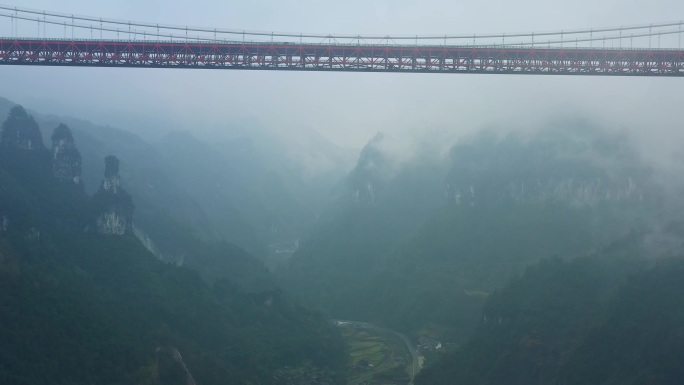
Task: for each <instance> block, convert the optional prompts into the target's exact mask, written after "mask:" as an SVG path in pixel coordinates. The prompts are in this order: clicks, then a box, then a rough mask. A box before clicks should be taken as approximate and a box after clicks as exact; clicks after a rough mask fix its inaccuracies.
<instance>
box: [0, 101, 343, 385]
mask: <svg viewBox="0 0 684 385" xmlns="http://www.w3.org/2000/svg"><path fill="white" fill-rule="evenodd" d="M10 116H11V117H12V118H11V119H9V120H8V121H7V122H6V123H5V124H4V126H3V127H10V131H11V130H15V131H16V132H18V135H14V134H12V135H11V136H3V137H2V142H0V218H2V226H0V318H1V319H3V328H2V330H0V340H2V341H3V343H2V344H1V345H0V362H2V364H1V365H0V382H2V383H7V384H43V383H45V384H47V383H50V384H67V383H69V384H86V383H101V384H160V383H183V382H184V381H185V380H186V379H187V378H189V377H188V376H191V377H192V378H194V380H196V381H197V382H198V383H206V384H212V383H214V384H219V383H274V384H290V383H298V382H302V381H304V379H303V377H302V376H304V377H306V376H317V378H319V379H323V380H325V381H328V382H329V383H341V382H342V381H343V366H344V364H345V360H346V357H345V350H344V347H343V345H342V342H341V340H340V339H339V335H338V333H337V332H336V331H335V330H334V329H333V327H332V326H331V325H330V324H329V322H328V321H327V320H326V319H324V318H323V317H321V316H320V315H318V314H316V313H313V312H311V311H308V310H306V309H304V308H302V307H301V306H299V305H297V304H295V303H293V302H292V301H291V300H289V299H288V298H287V296H286V295H284V294H283V293H281V292H280V291H279V290H278V289H277V288H275V287H274V286H273V285H271V287H270V288H267V289H265V290H256V289H252V290H247V289H245V288H244V287H242V286H241V285H242V284H243V283H245V284H250V283H255V282H250V279H249V277H250V276H253V277H254V279H256V280H257V281H259V280H261V281H263V280H264V279H268V278H267V277H264V275H265V274H267V272H266V271H265V268H264V267H263V265H262V264H261V263H260V262H259V261H257V260H256V259H254V258H253V257H251V256H250V255H249V254H247V253H246V252H245V251H243V250H240V249H239V248H237V247H235V246H232V245H226V244H223V243H206V242H205V241H203V240H201V239H198V238H195V239H194V243H193V244H192V245H191V246H192V247H196V248H198V249H201V250H203V253H204V254H202V255H201V258H200V257H198V258H197V259H192V261H193V262H192V263H194V264H197V265H205V263H206V262H207V261H209V262H211V263H213V264H212V265H209V264H207V266H206V267H205V268H206V269H210V268H214V269H217V270H214V271H208V270H204V271H200V272H196V271H194V270H192V269H190V268H188V267H185V266H181V267H179V266H177V265H176V264H168V263H165V262H164V261H162V260H160V259H159V258H158V257H157V256H155V255H153V254H152V252H150V250H149V245H147V244H144V243H143V242H141V241H140V240H139V238H138V237H137V234H136V232H135V223H136V221H137V216H136V211H135V207H134V204H133V203H134V202H133V197H132V196H131V195H130V194H128V193H127V192H126V191H125V189H124V187H125V186H127V181H126V178H125V175H123V174H121V175H120V174H119V161H118V159H117V158H115V157H107V158H106V160H105V172H104V178H103V179H100V180H101V181H102V182H101V183H100V189H99V190H98V191H97V192H96V193H95V194H94V195H93V197H90V196H88V195H87V194H86V192H85V191H84V189H83V188H82V186H81V185H80V183H76V182H77V181H80V179H78V178H76V180H74V178H73V177H71V176H72V175H74V176H75V175H77V174H78V167H76V166H77V165H78V162H76V161H77V160H78V157H77V156H76V154H77V153H80V152H81V151H82V152H83V153H86V150H85V149H84V148H83V147H82V144H81V143H80V142H79V141H78V137H76V136H75V135H73V138H72V139H74V140H73V141H71V140H69V137H70V135H69V131H68V127H66V126H58V129H57V130H56V131H55V133H54V135H53V138H54V139H55V140H54V142H53V145H54V146H55V147H54V148H53V149H52V153H51V152H50V151H48V150H47V149H45V148H44V147H41V146H37V145H31V146H27V145H26V143H27V141H26V140H25V138H27V137H31V135H33V133H35V129H36V128H37V127H38V126H37V125H36V121H37V120H34V119H32V118H31V117H30V115H29V114H28V113H26V111H25V110H23V108H21V107H18V106H14V107H12V108H11V112H10ZM14 117H20V118H21V119H14ZM32 143H34V144H35V143H36V142H35V141H32ZM77 145H78V147H77ZM67 150H68V151H67ZM53 154H57V155H58V156H56V157H55V156H54V155H53ZM86 162H87V159H85V158H84V160H83V167H84V168H85V167H86ZM66 166H72V167H71V168H68V167H66ZM65 170H69V172H70V173H71V174H69V176H70V177H69V178H65V177H64V176H65ZM83 182H84V183H86V184H88V183H89V182H88V181H86V180H85V177H84V180H83ZM179 234H180V233H179ZM183 236H184V237H186V238H187V237H190V234H188V233H185V234H184V235H183ZM189 247H190V246H189ZM187 265H191V263H190V262H188V263H187ZM259 266H261V267H259ZM233 276H234V277H242V281H241V282H240V281H234V280H230V279H231V278H232V277H233ZM256 283H259V282H256ZM169 352H170V353H169ZM181 355H182V356H181ZM174 362H175V363H176V364H173V363H174ZM178 365H181V367H182V368H183V371H182V372H179V370H178V368H179V367H178ZM301 368H306V371H305V373H308V374H306V375H301V374H297V373H301V370H300V369H301ZM283 373H289V374H288V375H282V374H283ZM276 377H277V378H282V379H283V380H274V378H276Z"/></svg>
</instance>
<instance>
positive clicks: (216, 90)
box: [0, 0, 684, 149]
mask: <svg viewBox="0 0 684 385" xmlns="http://www.w3.org/2000/svg"><path fill="white" fill-rule="evenodd" d="M641 5H642V2H637V1H602V2H600V3H599V4H597V3H596V2H592V1H588V0H583V1H577V2H570V3H568V2H548V1H523V2H516V3H511V2H508V1H493V2H487V3H479V2H467V3H454V2H448V1H424V2H420V3H418V2H411V1H399V2H397V1H360V0H355V1H350V2H325V3H323V4H322V3H321V2H315V1H296V2H295V1H256V2H240V3H235V2H232V3H225V2H220V1H208V0H204V1H198V2H193V3H192V4H190V3H183V2H160V1H135V2H134V1H121V2H115V3H101V2H97V3H93V2H88V1H84V0H69V1H62V2H59V4H57V3H55V2H54V1H46V0H26V1H23V2H22V4H21V6H22V7H29V8H35V9H46V10H54V11H58V12H64V13H74V14H79V15H89V16H98V17H109V18H118V19H126V20H131V19H132V20H141V21H150V22H160V23H167V24H178V25H186V24H189V25H201V26H217V27H225V28H234V29H243V28H244V29H247V30H256V31H272V30H275V31H288V32H300V31H304V32H307V31H312V32H319V33H352V34H356V33H362V34H379V35H385V34H405V35H411V34H428V33H435V34H442V33H486V32H507V33H510V32H517V31H546V30H560V29H573V28H587V27H602V26H617V25H634V24H647V23H651V22H659V21H669V20H670V19H672V15H677V14H682V11H684V4H682V3H681V2H678V1H672V0H670V1H655V2H651V3H649V7H646V8H644V7H642V6H641ZM2 22H4V23H5V24H8V22H7V20H4V19H3V20H2ZM25 28H29V27H25ZM5 30H9V28H5ZM26 33H29V32H28V31H27V32H26ZM48 33H50V32H48ZM61 33H62V32H61V30H59V28H57V29H56V30H54V31H53V32H52V34H53V35H55V36H58V35H59V34H61ZM0 74H1V75H2V92H1V93H2V94H3V95H4V96H6V97H10V98H12V99H13V100H16V101H17V102H20V103H24V104H26V105H27V106H30V107H34V108H36V109H40V110H41V111H44V112H48V113H54V114H59V115H74V116H79V117H82V118H85V119H90V120H92V121H95V122H98V123H102V124H110V125H114V126H122V127H131V129H132V130H135V131H138V132H139V133H140V134H141V135H143V136H144V135H148V134H150V135H152V134H154V133H156V132H157V133H158V132H160V131H161V132H163V131H167V130H171V129H186V130H190V131H196V130H203V131H205V132H207V131H209V130H216V131H217V132H219V131H221V130H225V127H226V125H227V124H228V123H229V122H235V121H240V120H253V121H258V122H260V124H262V125H265V126H269V127H272V128H275V129H277V130H280V131H282V132H283V133H284V134H285V135H287V133H288V130H291V129H295V128H296V127H297V126H306V127H311V128H313V129H314V130H316V131H318V132H319V133H320V134H322V135H323V136H325V137H326V138H328V139H329V140H331V141H332V142H333V143H335V144H337V145H339V146H342V147H348V148H355V149H358V148H360V147H361V146H363V144H365V143H366V142H367V141H368V140H369V139H370V138H372V137H373V135H375V133H376V132H378V131H382V132H388V133H397V134H401V135H404V134H407V133H410V134H411V135H412V136H416V135H418V136H420V135H422V134H425V135H426V136H428V137H430V136H433V137H440V138H445V137H458V136H459V135H461V134H462V133H464V132H467V131H470V130H473V129H478V128H481V127H484V126H492V125H494V126H502V127H525V126H529V125H535V124H539V123H541V122H544V121H546V120H548V119H550V118H554V117H556V116H558V115H561V116H576V115H580V116H585V117H589V118H591V119H595V120H597V121H599V122H601V123H605V124H606V125H610V126H624V127H625V128H627V129H630V130H634V131H635V132H637V133H638V135H639V136H643V138H640V139H642V141H643V142H644V143H645V144H647V145H648V147H649V148H659V147H660V146H662V145H668V144H671V143H673V140H672V139H673V138H675V139H677V140H678V139H680V137H679V134H678V132H679V131H680V130H679V127H678V125H679V116H678V113H679V111H678V108H677V107H678V106H679V104H680V100H679V99H678V95H679V89H680V87H679V86H680V85H679V80H678V79H654V78H646V79H633V78H601V77H591V78H584V77H534V76H517V75H516V76H481V75H428V74H357V73H297V72H262V71H257V72H250V71H195V70H156V69H155V70H150V69H103V68H29V67H3V68H0ZM157 136H158V135H157ZM440 141H442V142H443V140H440Z"/></svg>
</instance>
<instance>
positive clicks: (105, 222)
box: [93, 156, 133, 235]
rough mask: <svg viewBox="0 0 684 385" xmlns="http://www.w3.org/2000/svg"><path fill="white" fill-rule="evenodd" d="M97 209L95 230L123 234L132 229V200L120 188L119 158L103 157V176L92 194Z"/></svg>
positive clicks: (103, 232) (110, 233)
mask: <svg viewBox="0 0 684 385" xmlns="http://www.w3.org/2000/svg"><path fill="white" fill-rule="evenodd" d="M93 200H94V201H95V208H96V210H97V218H96V226H97V231H98V232H100V233H102V234H108V235H123V234H127V233H131V232H132V231H133V200H132V199H131V196H130V195H129V194H128V193H127V192H126V190H124V189H123V188H121V178H120V177H119V159H117V158H116V157H115V156H108V157H107V158H105V176H104V180H103V181H102V185H100V189H99V190H98V191H97V192H96V193H95V195H94V196H93Z"/></svg>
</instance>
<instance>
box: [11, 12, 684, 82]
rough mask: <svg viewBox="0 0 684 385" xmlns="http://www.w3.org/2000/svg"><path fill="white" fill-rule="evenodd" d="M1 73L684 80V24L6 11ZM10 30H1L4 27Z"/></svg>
mask: <svg viewBox="0 0 684 385" xmlns="http://www.w3.org/2000/svg"><path fill="white" fill-rule="evenodd" d="M3 20H4V21H5V22H6V23H5V24H7V26H8V28H7V29H6V30H9V31H10V34H9V35H8V36H7V37H4V38H3V37H0V65H36V66H81V67H144V68H204V69H251V70H289V71H350V72H416V73H477V74H536V75H602V76H684V50H683V49H682V48H681V46H682V32H683V31H682V27H683V25H684V23H683V22H681V21H680V22H671V23H659V24H650V25H640V26H627V27H614V28H601V29H590V30H586V29H585V30H571V31H554V32H542V33H533V32H529V33H517V34H486V35H468V34H461V35H444V36H354V35H320V34H290V33H266V32H246V31H236V30H226V29H217V28H198V27H181V26H172V25H159V24H152V23H141V22H131V21H121V20H113V19H102V18H94V17H84V16H74V15H67V14H61V13H54V12H46V11H37V10H30V9H23V8H17V7H6V6H0V22H1V21H3ZM0 26H2V24H0Z"/></svg>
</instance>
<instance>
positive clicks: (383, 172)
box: [280, 127, 661, 342]
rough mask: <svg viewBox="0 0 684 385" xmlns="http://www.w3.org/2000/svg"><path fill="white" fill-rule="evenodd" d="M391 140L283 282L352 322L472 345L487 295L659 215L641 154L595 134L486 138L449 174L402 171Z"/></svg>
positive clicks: (424, 167)
mask: <svg viewBox="0 0 684 385" xmlns="http://www.w3.org/2000/svg"><path fill="white" fill-rule="evenodd" d="M381 141H382V137H378V138H375V139H374V140H373V141H371V143H369V145H368V146H367V147H366V148H365V149H364V151H363V152H362V153H361V156H360V158H359V163H358V165H357V167H356V169H355V170H353V171H352V173H351V174H350V175H349V177H348V179H347V180H346V187H347V195H346V197H347V200H346V201H345V200H344V199H342V200H340V201H339V202H338V203H337V208H336V211H334V210H331V211H332V212H333V213H334V214H335V215H330V216H328V217H327V218H325V220H321V223H320V226H319V230H318V231H317V232H315V233H314V234H313V235H312V236H311V237H310V238H309V239H307V240H306V242H303V244H302V247H301V248H300V250H298V251H297V253H296V254H295V255H294V257H293V258H292V261H291V263H290V264H289V266H287V267H286V268H285V269H282V271H281V272H280V276H281V278H282V280H283V282H284V285H285V287H287V288H288V289H291V290H293V291H295V292H296V293H299V294H300V295H302V296H303V297H305V298H309V299H311V300H312V302H314V303H317V304H319V305H320V306H324V307H325V308H326V309H330V310H329V311H330V312H331V313H332V314H333V315H334V316H336V317H340V318H344V319H357V320H364V321H368V322H373V323H377V324H380V325H385V326H388V327H391V328H394V329H397V330H402V331H404V332H409V333H433V332H438V334H439V337H440V338H445V339H447V340H452V341H458V342H462V341H463V340H465V338H467V337H468V336H469V335H470V333H471V331H472V330H473V328H474V327H475V326H476V323H477V320H478V318H479V316H480V311H481V309H482V306H483V305H484V303H485V300H486V297H487V295H488V294H489V293H491V292H492V291H493V290H495V289H497V288H501V287H503V286H504V285H505V284H506V283H507V282H508V281H509V280H510V279H511V278H513V277H516V276H518V275H519V274H521V273H522V272H523V271H524V270H525V267H526V266H528V265H530V264H534V263H536V262H538V261H539V260H541V259H543V258H547V257H551V256H556V257H560V258H564V259H569V258H574V257H577V256H582V255H586V254H587V253H590V252H592V251H593V250H595V249H596V248H599V247H602V246H603V245H605V244H606V243H608V242H611V241H612V240H613V239H614V238H615V237H619V236H622V235H623V234H625V233H627V232H629V231H630V229H632V228H633V227H634V226H637V227H638V226H641V224H640V223H641V222H642V221H643V218H644V217H646V216H647V215H653V214H655V213H658V212H659V211H660V210H661V207H660V206H659V203H658V202H659V199H658V197H659V192H658V190H657V188H655V187H653V183H652V180H651V174H650V172H649V170H648V168H647V167H645V166H644V165H643V163H642V162H641V161H640V159H639V157H638V156H637V154H636V152H635V151H634V148H633V147H632V146H630V144H629V142H628V141H627V140H626V138H624V137H622V136H620V135H608V134H605V133H603V132H602V131H601V130H598V129H597V130H596V131H591V130H588V129H575V128H567V127H559V128H556V129H549V130H548V131H547V132H544V133H540V134H538V135H533V136H531V137H526V136H521V135H516V134H511V135H508V136H504V137H497V136H494V135H491V134H486V133H485V134H482V135H478V136H475V137H474V138H471V139H470V140H464V141H462V142H461V143H459V144H457V145H456V146H454V147H453V148H452V150H451V153H450V156H449V159H448V160H443V161H442V162H440V160H439V159H435V158H429V157H417V158H415V159H413V160H412V161H411V162H409V163H403V164H401V163H400V164H396V162H395V163H393V162H392V161H391V158H390V157H389V156H387V155H386V154H385V153H383V151H382V150H381V149H382V146H381V143H382V142H381ZM443 164H447V165H448V167H447V166H444V165H443ZM343 197H344V195H343Z"/></svg>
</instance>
